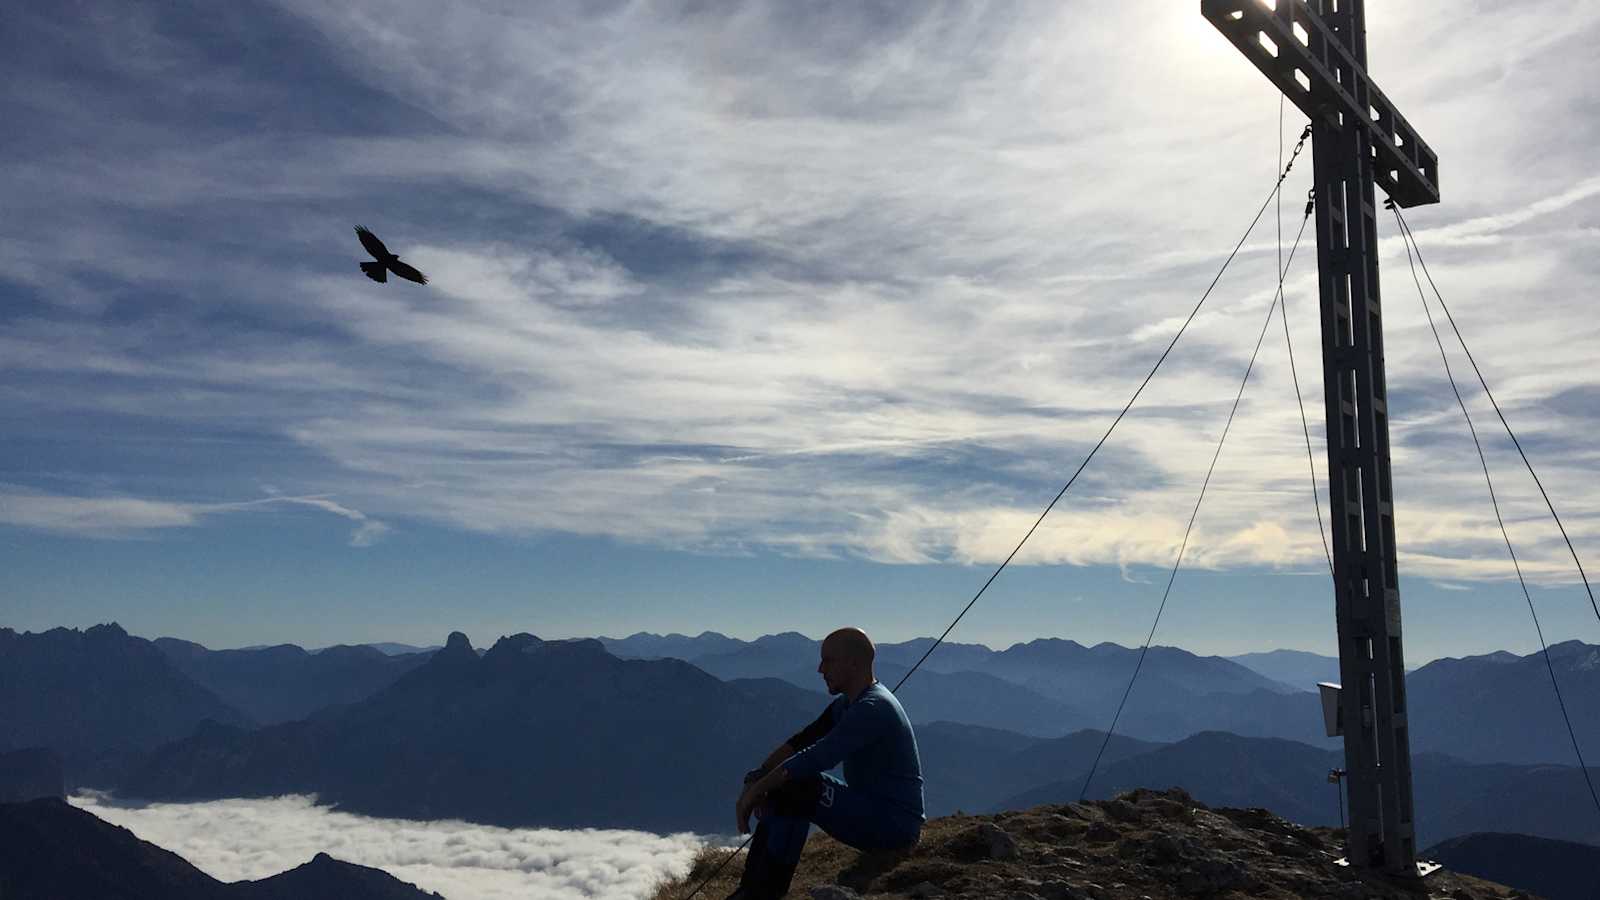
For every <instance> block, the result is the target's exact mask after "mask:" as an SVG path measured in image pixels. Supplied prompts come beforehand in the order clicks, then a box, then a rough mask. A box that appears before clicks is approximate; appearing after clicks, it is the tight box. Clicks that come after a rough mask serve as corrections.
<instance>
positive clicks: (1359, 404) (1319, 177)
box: [1201, 0, 1439, 878]
mask: <svg viewBox="0 0 1600 900" xmlns="http://www.w3.org/2000/svg"><path fill="white" fill-rule="evenodd" d="M1201 12H1202V14H1204V15H1205V17H1206V18H1207V19H1208V20H1209V21H1211V23H1212V24H1213V25H1215V26H1216V27H1217V29H1218V30H1219V31H1221V32H1222V33H1223V34H1224V35H1226V36H1227V37H1228V39H1229V40H1230V41H1232V42H1233V44H1234V46H1236V47H1238V48H1239V49H1240V51H1241V52H1243V53H1244V54H1245V56H1246V57H1247V58H1249V59H1250V61H1251V62H1253V63H1254V64H1255V65H1256V67H1257V68H1259V69H1260V70H1261V71H1262V72H1263V73H1264V74H1266V75H1267V77H1268V78H1270V79H1271V80H1272V81H1273V83H1274V84H1276V85H1278V87H1279V89H1280V90H1282V91H1283V92H1284V93H1285V94H1286V95H1287V96H1288V97H1289V98H1290V99H1291V100H1293V101H1294V103H1295V104H1296V105H1297V106H1298V107H1300V109H1301V110H1302V111H1304V112H1305V113H1306V115H1307V116H1309V117H1310V118H1311V122H1312V154H1313V158H1314V160H1315V178H1316V188H1315V192H1316V206H1317V208H1316V217H1317V270H1318V275H1319V279H1320V286H1321V295H1322V360H1323V385H1324V399H1325V401H1326V409H1327V428H1328V482H1329V483H1328V490H1329V495H1330V496H1329V504H1330V506H1329V508H1330V510H1331V514H1330V515H1331V519H1332V531H1333V569H1334V586H1335V597H1334V608H1335V619H1336V621H1337V624H1338V632H1339V672H1340V676H1341V679H1342V681H1343V690H1342V692H1341V694H1340V702H1341V704H1342V706H1343V718H1344V752H1345V769H1346V771H1347V772H1348V774H1347V776H1346V779H1347V784H1348V791H1349V795H1350V796H1349V802H1350V820H1349V826H1348V830H1347V832H1346V833H1347V835H1348V837H1347V839H1346V840H1347V844H1346V853H1347V859H1348V861H1349V862H1350V864H1351V865H1355V866H1360V867H1363V868H1374V869H1383V870H1385V871H1387V872H1390V873H1392V874H1395V875H1401V876H1407V877H1413V878H1414V877H1416V876H1417V874H1418V867H1417V862H1416V830H1415V824H1414V820H1413V815H1412V796H1411V745H1410V739H1409V734H1408V729H1407V721H1406V690H1405V658H1404V655H1403V652H1402V647H1401V629H1400V588H1399V577H1398V573H1397V572H1396V565H1395V546H1394V494H1393V490H1392V489H1391V485H1390V476H1389V416H1388V405H1387V393H1386V391H1387V388H1386V384H1385V378H1384V367H1383V309H1382V304H1381V302H1380V295H1379V290H1378V247H1377V208H1376V205H1375V200H1374V188H1375V185H1382V186H1383V188H1384V190H1385V192H1387V193H1388V194H1389V196H1390V198H1391V199H1393V200H1394V201H1395V202H1396V203H1399V204H1400V205H1401V206H1413V205H1416V204H1419V203H1434V202H1437V201H1438V199H1439V190H1438V160H1437V158H1436V157H1435V156H1434V155H1433V152H1432V151H1431V150H1429V149H1428V147H1427V145H1425V144H1424V143H1423V142H1422V141H1421V140H1420V139H1418V138H1417V136H1416V132H1415V131H1413V130H1412V129H1411V127H1410V126H1409V125H1408V124H1407V123H1406V122H1405V120H1404V119H1403V118H1402V117H1401V116H1400V115H1399V113H1398V112H1396V111H1395V109H1394V107H1393V105H1392V104H1390V103H1389V101H1388V99H1387V98H1385V97H1384V96H1383V94H1382V92H1381V91H1379V90H1378V89H1377V87H1376V86H1375V85H1373V84H1372V83H1371V81H1370V79H1369V78H1368V75H1367V72H1366V62H1367V46H1366V31H1365V19H1364V6H1363V0H1315V2H1314V3H1312V4H1308V3H1306V2H1305V0H1276V5H1275V6H1274V7H1273V8H1270V9H1269V8H1267V7H1266V6H1263V5H1262V4H1261V2H1260V0H1202V3H1201Z"/></svg>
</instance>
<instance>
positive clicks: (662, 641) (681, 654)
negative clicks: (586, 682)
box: [597, 631, 744, 662]
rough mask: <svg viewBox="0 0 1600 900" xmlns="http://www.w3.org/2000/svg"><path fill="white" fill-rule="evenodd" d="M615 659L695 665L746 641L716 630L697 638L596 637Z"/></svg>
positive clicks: (641, 634) (643, 634)
mask: <svg viewBox="0 0 1600 900" xmlns="http://www.w3.org/2000/svg"><path fill="white" fill-rule="evenodd" d="M597 640H598V641H600V643H602V644H604V645H605V647H606V650H607V651H609V652H610V653H611V655H612V656H616V657H619V658H621V659H681V660H683V661H685V662H692V661H693V660H694V659H695V658H696V657H699V656H707V655H710V654H714V653H731V652H733V651H735V650H738V649H739V648H740V647H742V646H744V642H743V641H740V640H738V639H736V638H731V637H728V636H727V635H725V634H718V633H717V632H715V631H702V632H700V633H699V634H697V635H695V636H694V637H690V636H688V635H686V634H678V633H676V632H674V633H672V634H651V633H650V632H648V631H640V632H636V633H634V634H630V635H628V636H627V637H625V638H608V637H603V638H597Z"/></svg>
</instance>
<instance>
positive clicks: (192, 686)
mask: <svg viewBox="0 0 1600 900" xmlns="http://www.w3.org/2000/svg"><path fill="white" fill-rule="evenodd" d="M611 643H612V645H613V646H614V647H616V648H617V650H618V653H631V654H633V655H634V658H627V659H624V658H619V656H618V655H617V654H613V653H610V652H607V650H606V649H605V646H604V645H603V643H602V642H600V641H595V640H576V641H541V640H540V639H538V638H536V637H533V636H532V635H526V634H523V635H514V636H511V637H508V638H502V639H501V640H500V641H499V642H497V643H496V644H495V645H494V647H493V648H491V649H490V650H489V651H487V652H481V651H478V650H476V649H474V648H473V647H472V646H471V645H470V643H469V642H468V641H467V640H466V638H465V637H464V636H462V635H459V634H456V635H452V636H451V638H450V640H449V641H448V642H447V644H446V645H445V646H444V648H443V649H441V650H439V651H437V652H435V653H432V654H427V653H423V654H401V655H393V656H390V655H385V654H383V653H382V652H381V651H379V650H377V649H375V648H371V647H335V648H328V649H325V650H322V651H319V652H316V653H308V652H306V651H303V650H300V648H297V647H293V646H283V647H264V648H257V649H254V650H228V651H211V650H208V649H206V648H204V647H201V646H199V645H195V644H191V643H188V642H184V641H179V640H175V639H160V640H157V641H154V642H152V641H146V640H143V639H141V638H137V637H132V636H130V635H128V634H126V633H125V632H124V631H123V630H122V629H121V628H119V627H117V626H115V625H106V626H97V627H96V628H91V629H88V630H85V631H81V632H80V631H76V630H69V629H52V630H51V631H48V632H44V633H42V634H30V633H23V634H18V633H17V632H15V631H12V630H10V629H0V752H7V751H16V750H21V749H23V748H29V747H42V748H49V749H50V750H53V751H54V752H55V753H57V754H59V756H60V758H61V765H62V767H63V769H64V771H65V776H66V777H65V781H66V782H67V785H68V786H69V787H73V786H79V785H83V786H93V787H101V788H115V789H117V790H119V791H120V792H121V793H124V794H127V795H132V796H143V797H149V798H152V799H207V798H218V797H227V796H266V795H272V794H280V793H286V792H295V793H317V794H318V795H319V796H321V797H322V798H323V800H325V801H327V802H332V803H336V804H339V805H340V806H342V807H343V808H346V809H350V810H352V811H357V812H365V813H370V814H374V815H391V816H405V817H411V818H419V819H429V818H440V817H446V816H458V817H461V818H464V819H469V820H474V821H480V822H489V823H495V824H505V825H552V826H583V825H594V826H604V825H616V826H626V827H637V828H647V829H657V830H678V829H684V828H694V829H705V830H724V829H726V827H727V822H726V821H725V819H726V818H727V809H726V806H727V804H728V801H729V797H730V796H731V792H733V791H734V790H736V788H737V784H736V783H732V784H730V781H731V780H732V779H736V778H737V775H738V774H739V773H740V772H742V771H743V770H744V769H746V768H748V767H749V766H751V765H753V764H754V763H755V762H756V761H758V760H759V759H761V758H762V757H763V756H764V755H765V754H766V753H767V752H768V751H769V750H770V749H771V748H772V747H773V746H774V745H776V743H777V742H778V741H779V740H781V739H782V738H784V737H785V736H787V735H788V734H790V733H792V732H793V731H794V730H795V729H797V728H798V727H799V726H800V725H802V724H804V723H805V722H808V721H810V720H811V719H812V718H813V717H814V716H815V715H816V714H817V712H818V711H819V710H820V709H821V708H822V706H823V705H824V704H825V703H826V702H827V698H826V697H825V696H824V695H823V694H822V693H821V691H820V690H818V688H819V687H820V679H819V678H818V677H817V676H816V675H815V672H814V669H815V659H816V653H817V643H816V642H815V641H813V640H811V639H810V638H807V637H805V636H804V635H798V634H792V633H791V634H784V635H772V636H768V637H766V638H762V639H759V640H757V641H749V642H745V641H738V640H736V639H733V638H728V637H725V636H722V635H716V634H714V633H705V634H701V635H698V636H694V637H686V636H682V635H667V636H655V635H633V636H630V637H628V638H623V639H619V640H615V641H612V642H611ZM931 643H932V642H931V640H930V639H919V640H916V641H909V642H905V643H901V644H886V645H882V646H880V648H879V659H880V666H879V670H880V676H881V677H882V678H883V679H884V680H885V681H886V682H888V683H890V684H893V683H894V682H896V681H898V680H899V678H900V677H901V675H903V674H904V672H906V671H908V667H909V666H910V665H913V664H915V662H916V661H917V659H919V658H920V657H921V656H922V654H923V653H925V652H926V650H927V648H928V647H929V646H930V645H931ZM702 650H703V651H705V653H704V655H702V656H699V657H696V659H695V660H693V661H692V662H685V661H682V660H680V659H678V658H676V657H672V656H670V655H668V654H670V653H672V652H682V653H684V654H686V655H688V654H690V653H691V652H693V651H702ZM946 651H949V652H948V655H946ZM1136 653H1137V651H1134V650H1129V649H1127V648H1122V647H1117V646H1115V645H1111V644H1101V645H1098V646H1096V647H1085V646H1083V645H1081V644H1077V643H1074V642H1071V641H1058V640H1041V641H1033V642H1028V643H1024V644H1017V645H1015V646H1013V647H1011V648H1008V649H1007V650H1003V651H995V650H991V649H990V648H987V647H983V646H981V645H975V644H952V645H946V646H941V647H940V648H939V650H938V651H937V652H936V653H935V654H934V655H933V656H932V657H930V658H929V659H928V661H927V662H926V663H925V664H924V666H923V668H922V670H921V671H919V672H918V674H917V675H916V677H915V678H914V679H912V680H911V681H910V682H909V683H907V684H906V685H905V687H904V688H903V689H902V691H901V697H902V700H903V701H904V703H905V705H906V707H907V709H908V711H910V712H911V714H912V716H913V718H914V720H915V721H916V722H917V724H918V729H919V739H920V741H921V747H922V752H923V760H924V764H925V767H926V771H927V776H928V788H927V797H928V804H929V809H930V811H932V812H933V813H934V814H939V813H944V812H953V811H954V810H956V809H963V810H967V811H969V812H970V811H973V810H978V809H993V808H1000V807H1007V806H1026V805H1032V804H1036V803H1040V802H1046V801H1057V800H1061V799H1070V798H1075V797H1076V796H1077V793H1078V791H1079V789H1080V788H1081V779H1082V776H1083V773H1084V772H1085V770H1086V769H1087V767H1088V764H1089V761H1090V760H1092V759H1093V753H1094V752H1096V751H1098V748H1099V741H1100V737H1101V735H1100V734H1099V732H1098V731H1094V730H1093V729H1098V728H1103V727H1104V722H1105V721H1108V720H1109V713H1110V709H1109V708H1108V706H1109V704H1110V703H1111V702H1112V701H1114V699H1115V697H1116V696H1120V691H1121V689H1122V688H1123V687H1124V686H1125V681H1123V679H1125V678H1126V671H1127V667H1131V665H1132V664H1133V663H1134V661H1135V660H1136ZM658 654H659V655H658ZM1268 657H1270V659H1268V660H1267V662H1262V660H1260V659H1255V660H1253V661H1255V662H1256V663H1257V664H1259V665H1263V666H1267V667H1270V666H1269V665H1268V664H1269V663H1270V664H1272V665H1278V666H1279V667H1280V668H1279V669H1278V670H1276V671H1278V672H1279V674H1285V675H1286V677H1297V676H1293V675H1292V674H1287V668H1286V667H1291V666H1296V665H1303V666H1306V667H1311V666H1314V665H1319V664H1320V663H1318V662H1317V659H1316V658H1314V657H1313V658H1310V659H1307V658H1304V657H1298V656H1283V655H1271V654H1269V655H1268ZM1551 657H1552V661H1553V663H1554V664H1555V666H1556V674H1557V677H1558V679H1560V681H1561V683H1562V685H1563V687H1564V688H1565V689H1566V691H1567V702H1568V707H1569V712H1572V714H1573V721H1574V724H1575V725H1576V726H1577V727H1578V728H1579V740H1580V742H1582V745H1583V746H1584V747H1585V748H1590V747H1593V748H1596V749H1595V750H1594V754H1593V755H1595V756H1600V708H1597V707H1596V702H1597V700H1596V698H1597V697H1600V682H1597V681H1596V678H1597V677H1600V675H1597V673H1600V648H1596V647H1593V646H1591V645H1585V644H1581V643H1578V642H1568V643H1566V644H1560V645H1557V646H1556V647H1552V648H1551ZM959 667H966V668H959ZM1548 683H1549V673H1548V672H1547V671H1546V670H1545V668H1544V660H1543V658H1542V657H1541V656H1538V655H1532V656H1526V657H1518V656H1514V655H1512V654H1491V655H1488V656H1480V657H1469V658H1466V659H1459V660H1440V661H1437V662H1435V663H1430V664H1429V665H1427V666H1424V667H1422V668H1421V669H1420V670H1418V671H1417V672H1415V673H1412V675H1411V676H1410V677H1409V678H1408V698H1409V706H1410V713H1411V722H1412V747H1413V751H1414V769H1415V771H1416V785H1417V797H1418V803H1417V806H1418V815H1419V828H1422V829H1423V830H1424V832H1425V833H1426V835H1427V837H1428V838H1429V839H1438V838H1440V837H1444V836H1449V835H1452V834H1460V833H1465V832H1468V831H1488V830H1501V831H1505V830H1510V831H1519V832H1525V833H1529V834H1538V835H1545V836H1549V837H1553V838H1563V839H1569V840H1578V841H1595V840H1597V839H1600V832H1597V831H1596V829H1595V828H1594V827H1593V824H1594V823H1592V822H1589V821H1588V820H1587V819H1586V818H1585V815H1586V813H1585V807H1582V806H1578V805H1576V804H1572V803H1570V802H1568V800H1567V798H1569V797H1570V796H1582V795H1583V794H1584V793H1586V791H1584V790H1583V789H1582V788H1581V782H1580V781H1578V780H1575V779H1579V778H1580V774H1579V773H1578V771H1577V770H1576V769H1575V768H1573V767H1571V766H1570V765H1563V763H1566V762H1568V760H1569V758H1570V754H1571V746H1570V742H1568V741H1567V740H1566V734H1565V731H1564V729H1563V728H1562V725H1561V722H1560V718H1559V715H1558V714H1557V713H1556V711H1555V710H1554V701H1553V699H1551V700H1548V704H1547V705H1548V707H1549V708H1545V706H1544V705H1542V704H1546V703H1547V701H1546V699H1545V698H1548V697H1549V688H1548ZM1091 688H1092V689H1093V690H1091ZM1094 690H1099V691H1102V692H1108V693H1111V692H1114V693H1113V695H1112V696H1111V697H1110V698H1109V699H1108V698H1107V697H1104V696H1102V697H1098V698H1096V697H1094V696H1093V691H1094ZM1073 701H1076V702H1078V703H1083V704H1084V705H1083V706H1081V707H1080V706H1077V705H1074V702H1073ZM1464 710H1466V711H1470V713H1468V712H1463V711H1464ZM1118 732H1119V734H1118V735H1117V736H1116V737H1115V738H1114V739H1113V740H1112V742H1111V744H1110V745H1109V746H1108V748H1107V751H1106V756H1105V758H1104V759H1103V760H1102V762H1101V769H1100V773H1099V774H1098V775H1097V776H1096V778H1095V780H1094V783H1093V784H1092V785H1091V791H1090V793H1091V795H1096V796H1105V795H1107V794H1108V793H1109V792H1111V791H1114V790H1119V789H1122V788H1124V787H1133V786H1152V787H1165V786H1169V785H1174V784H1176V785H1182V786H1184V787H1186V788H1188V789H1189V790H1191V791H1192V792H1194V793H1195V794H1196V795H1197V796H1199V797H1201V798H1202V799H1205V800H1206V801H1207V802H1213V803H1218V804H1222V805H1235V806H1238V805H1264V806H1268V807H1270V808H1272V809H1274V810H1275V811H1277V812H1280V813H1281V814H1283V815H1285V816H1288V817H1290V818H1296V819H1298V820H1301V821H1307V822H1316V823H1321V824H1331V823H1333V822H1334V821H1335V818H1336V814H1337V805H1336V803H1334V802H1333V799H1334V798H1333V788H1332V787H1331V786H1329V785H1327V783H1326V781H1325V778H1324V776H1325V774H1326V772H1327V770H1328V769H1329V768H1332V767H1334V766H1335V765H1338V761H1339V753H1338V747H1339V744H1338V742H1337V741H1330V740H1328V739H1327V738H1325V737H1323V736H1322V734H1321V720H1320V713H1319V711H1318V706H1317V703H1316V699H1315V695H1313V694H1311V693H1309V692H1298V691H1292V690H1291V689H1290V688H1286V687H1284V686H1282V685H1281V684H1279V683H1278V682H1276V681H1275V680H1273V679H1271V678H1269V677H1267V676H1266V675H1263V674H1261V673H1257V672H1254V671H1252V670H1250V669H1249V668H1248V667H1247V666H1243V665H1241V664H1240V663H1238V662H1235V661H1231V660H1225V659H1221V658H1217V657H1199V656H1195V655H1193V654H1189V653H1187V652H1185V651H1182V650H1178V649H1176V648H1152V649H1151V652H1150V655H1149V658H1148V659H1147V661H1146V663H1145V667H1144V671H1143V673H1142V674H1141V676H1140V681H1139V684H1138V686H1137V687H1136V689H1135V691H1134V693H1133V695H1132V697H1131V698H1130V700H1129V704H1128V707H1127V710H1126V711H1125V713H1124V714H1123V718H1122V721H1121V723H1120V724H1119V727H1118ZM1286 735H1287V737H1286ZM1296 735H1309V738H1308V739H1307V740H1298V741H1297V740H1291V739H1290V738H1293V737H1294V736H1296ZM1441 749H1444V750H1448V751H1449V752H1450V754H1451V755H1450V756H1448V757H1446V756H1442V755H1440V754H1439V753H1438V751H1439V750H1441ZM18 758H21V757H18ZM1490 763H1493V764H1490ZM1552 763H1554V764H1552ZM41 771H43V770H41ZM597 773H604V774H597ZM51 777H52V776H50V774H49V773H48V772H46V773H45V775H44V776H43V777H42V780H38V783H41V784H42V783H44V782H48V781H50V780H51ZM0 787H3V785H0ZM28 790H32V788H28Z"/></svg>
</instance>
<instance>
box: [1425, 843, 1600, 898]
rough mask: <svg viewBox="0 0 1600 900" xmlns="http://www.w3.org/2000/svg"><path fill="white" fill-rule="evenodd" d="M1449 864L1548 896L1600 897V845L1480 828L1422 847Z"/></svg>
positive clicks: (1469, 873)
mask: <svg viewBox="0 0 1600 900" xmlns="http://www.w3.org/2000/svg"><path fill="white" fill-rule="evenodd" d="M1422 855H1423V857H1424V858H1426V859H1431V860H1435V861H1437V862H1440V863H1443V864H1444V865H1445V867H1446V868H1449V869H1452V870H1454V871H1457V872H1463V873H1465V874H1467V875H1476V876H1477V877H1479V878H1485V879H1488V880H1489V881H1498V882H1499V883H1501V884H1503V885H1506V886H1507V887H1514V888H1518V889H1520V890H1524V891H1528V892H1529V893H1533V894H1538V895H1539V896H1541V897H1548V898H1549V900H1600V847H1595V846H1591V845H1588V844H1578V843H1574V842H1572V841H1556V840H1551V839H1550V838H1541V837H1534V836H1532V835H1527V834H1506V833H1504V832H1479V833H1476V834H1467V835H1462V836H1460V837H1453V838H1450V839H1449V840H1447V841H1441V842H1440V843H1438V844H1435V845H1434V846H1432V847H1429V848H1428V849H1426V850H1424V851H1423V853H1422Z"/></svg>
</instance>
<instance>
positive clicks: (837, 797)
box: [728, 628, 926, 900]
mask: <svg viewBox="0 0 1600 900" xmlns="http://www.w3.org/2000/svg"><path fill="white" fill-rule="evenodd" d="M875 654H876V650H875V649H874V648H873V646H872V640H871V639H870V638H868V637H867V634H866V632H864V631H862V630H861V629H859V628H841V629H839V630H838V631H835V632H834V633H832V634H830V635H828V637H827V638H826V639H824V640H823V642H822V661H821V662H820V663H819V664H818V665H817V671H818V672H820V673H822V680H823V682H824V683H826V684H827V686H828V693H830V694H837V695H838V698H837V699H835V700H834V701H833V702H832V703H831V704H829V705H828V708H827V709H825V710H823V712H822V715H821V716H818V717H817V720H816V721H815V722H812V723H811V724H810V725H807V726H806V727H805V728H803V729H801V730H800V731H799V733H797V734H795V736H794V737H791V738H789V740H787V741H785V742H784V743H783V744H781V745H779V747H778V749H776V750H774V751H772V754H771V755H770V756H768V757H767V759H766V761H765V762H763V763H762V764H761V768H759V769H753V770H751V771H750V772H749V773H747V774H746V775H745V789H744V793H743V794H741V795H740V797H739V803H738V806H737V810H736V814H737V816H738V822H739V833H740V834H744V833H746V832H748V831H749V830H750V814H751V813H752V812H754V813H756V815H757V817H758V818H759V819H760V825H758V826H757V827H756V834H755V838H754V839H753V840H752V841H751V843H750V854H749V856H748V857H746V859H745V864H744V877H743V878H741V879H740V881H739V889H738V890H737V891H735V892H734V893H733V894H732V895H731V896H730V897H729V898H728V900H777V898H779V897H782V896H783V895H784V894H785V893H787V892H788V890H789V882H790V880H791V879H792V878H793V877H794V870H795V867H796V866H798V865H799V864H800V851H801V849H802V848H803V847H804V846H805V843H806V834H807V832H809V831H810V829H811V824H812V823H813V822H815V823H816V824H817V825H818V826H820V827H821V828H822V830H823V831H826V832H827V833H828V834H830V835H833V837H834V838H836V839H838V840H839V841H841V842H843V843H845V844H848V845H850V846H851V847H855V848H857V849H860V850H893V849H900V848H908V847H911V846H913V845H915V844H916V842H917V838H918V836H919V835H920V834H921V833H922V823H923V821H924V819H925V818H926V817H925V816H924V815H923V812H922V762H921V760H920V759H918V757H917V738H916V735H915V734H913V733H912V731H911V720H910V719H908V718H906V713H905V710H903V709H901V708H900V701H898V700H896V699H895V698H894V694H892V693H890V692H889V689H888V688H886V687H884V686H883V685H881V684H879V683H878V679H877V678H875V677H873V674H872V660H873V657H874V655H875ZM841 762H842V763H844V780H843V781H840V780H839V779H837V778H835V777H833V776H832V775H828V774H826V772H827V770H828V769H831V768H833V767H834V766H836V765H838V764H839V763H841Z"/></svg>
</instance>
